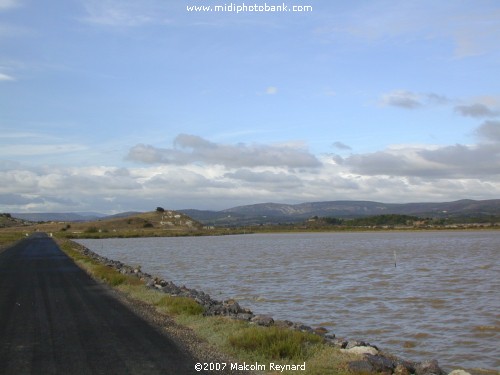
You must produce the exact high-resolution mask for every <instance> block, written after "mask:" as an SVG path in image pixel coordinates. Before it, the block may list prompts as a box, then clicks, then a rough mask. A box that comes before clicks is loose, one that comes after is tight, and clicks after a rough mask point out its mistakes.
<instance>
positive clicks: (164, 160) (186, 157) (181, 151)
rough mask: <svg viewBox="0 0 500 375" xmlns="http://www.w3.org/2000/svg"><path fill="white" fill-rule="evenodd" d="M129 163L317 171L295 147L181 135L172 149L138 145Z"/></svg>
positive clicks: (309, 156) (314, 161)
mask: <svg viewBox="0 0 500 375" xmlns="http://www.w3.org/2000/svg"><path fill="white" fill-rule="evenodd" d="M127 158H128V159H129V160H133V161H137V162H142V163H160V164H173V165H186V164H191V163H203V164H207V165H212V164H219V165H224V166H226V167H257V166H284V167H289V168H317V167H319V166H320V165H321V163H320V162H319V160H318V159H317V158H316V157H315V156H314V155H312V154H311V153H309V152H308V151H307V150H305V149H303V148H300V147H297V146H296V145H292V146H290V145H259V144H253V145H246V144H244V143H240V144H237V145H227V144H218V143H214V142H210V141H208V140H206V139H203V138H201V137H199V136H195V135H189V134H180V135H178V136H177V137H176V138H175V141H174V147H172V148H158V147H153V146H151V145H144V144H138V145H136V146H134V147H132V148H131V149H130V152H129V154H128V157H127Z"/></svg>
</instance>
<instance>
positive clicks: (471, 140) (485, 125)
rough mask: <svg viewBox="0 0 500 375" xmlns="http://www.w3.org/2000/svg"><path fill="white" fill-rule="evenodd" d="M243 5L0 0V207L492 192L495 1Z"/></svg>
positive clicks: (496, 149)
mask: <svg viewBox="0 0 500 375" xmlns="http://www.w3.org/2000/svg"><path fill="white" fill-rule="evenodd" d="M266 3H267V5H268V6H269V5H281V6H282V5H283V3H282V2H281V1H280V2H274V1H267V2H264V1H260V0H257V1H254V2H252V3H246V4H245V5H257V6H264V5H265V4H266ZM231 4H232V5H233V6H232V7H231ZM242 4H243V2H233V3H231V2H227V1H218V0H203V1H201V0H168V1H165V0H140V1H139V0H47V1H35V0H0V212H65V211H97V212H103V213H115V212H121V211H128V210H144V211H145V210H152V209H154V208H155V207H157V206H163V207H165V208H171V209H182V208H199V209H224V208H230V207H233V206H236V205H243V204H253V203H262V202H284V203H299V202H307V201H324V200H340V199H342V200H344V199H349V200H361V199H362V200H376V201H382V202H417V201H428V202H435V201H449V200H456V199H462V198H470V199H492V198H500V75H499V69H500V41H499V38H498V35H500V3H499V2H498V1H497V0H491V1H488V0H463V1H437V2H436V1H435V0H432V1H430V0H415V1H411V0H408V1H389V0H369V1H368V0H365V1H363V0H360V1H329V0H290V1H289V2H285V5H286V6H287V7H288V11H284V12H258V11H255V9H252V8H247V11H246V12H239V13H237V12H236V11H230V10H231V9H236V7H237V6H241V5H242ZM199 5H204V6H207V7H210V6H211V7H212V8H211V9H212V10H214V9H215V6H217V5H219V6H225V8H224V9H225V10H226V11H219V12H215V11H205V12H203V11H195V10H194V9H193V8H191V7H192V6H199ZM297 5H299V6H308V7H312V11H303V12H294V11H293V10H294V8H293V7H294V6H297ZM188 8H189V9H192V10H191V11H189V9H188ZM258 9H259V8H257V10H258ZM304 9H305V8H304ZM309 9H311V8H309ZM296 10H297V9H296Z"/></svg>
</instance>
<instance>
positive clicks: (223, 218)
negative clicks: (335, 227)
mask: <svg viewBox="0 0 500 375" xmlns="http://www.w3.org/2000/svg"><path fill="white" fill-rule="evenodd" d="M180 211H181V212H183V213H185V214H186V215H189V216H190V217H192V218H193V219H195V220H198V221H200V222H202V223H204V224H206V225H227V226H232V225H234V226H237V225H252V224H276V223H296V222H301V221H303V220H305V219H307V218H310V217H314V216H318V217H336V218H360V217H366V216H374V215H382V214H399V215H413V216H419V217H426V218H457V217H484V216H491V215H493V216H500V199H491V200H481V201H476V200H470V199H464V200H459V201H453V202H440V203H381V202H372V201H328V202H309V203H300V204H292V205H291V204H279V203H260V204H253V205H247V206H239V207H234V208H229V209H226V210H222V211H199V210H180Z"/></svg>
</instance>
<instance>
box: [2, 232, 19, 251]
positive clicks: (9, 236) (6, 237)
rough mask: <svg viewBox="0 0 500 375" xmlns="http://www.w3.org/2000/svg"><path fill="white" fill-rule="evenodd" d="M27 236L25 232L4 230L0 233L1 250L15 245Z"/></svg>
mask: <svg viewBox="0 0 500 375" xmlns="http://www.w3.org/2000/svg"><path fill="white" fill-rule="evenodd" d="M24 237H25V234H24V232H23V231H19V230H17V231H15V230H2V231H1V232H0V248H4V247H7V246H10V245H13V244H14V243H15V242H16V241H19V240H20V239H22V238H24Z"/></svg>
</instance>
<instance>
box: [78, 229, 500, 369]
mask: <svg viewBox="0 0 500 375" xmlns="http://www.w3.org/2000/svg"><path fill="white" fill-rule="evenodd" d="M79 242H80V243H82V244H84V245H85V246H87V247H89V248H90V249H92V250H93V251H95V252H97V253H99V254H101V255H104V256H106V257H109V258H112V259H116V260H120V261H122V262H124V263H127V264H130V265H141V266H142V269H143V271H145V272H148V273H151V274H153V275H158V276H161V277H162V278H165V279H166V280H172V281H173V282H175V283H176V284H178V285H183V284H184V285H186V286H187V287H189V288H195V289H198V290H203V291H205V292H207V293H209V294H210V295H211V296H212V297H213V298H216V299H221V300H222V299H226V298H237V299H238V300H239V302H240V304H241V305H242V306H244V307H249V308H251V309H252V310H253V311H254V313H259V314H270V315H272V316H273V317H274V318H275V319H289V320H292V321H296V322H303V323H305V324H308V325H312V326H324V327H326V328H328V329H329V330H331V331H333V332H334V333H335V334H336V335H337V337H346V338H348V339H361V340H365V341H368V342H370V343H373V344H376V345H377V346H379V347H380V348H382V349H383V350H386V351H389V352H391V353H394V354H396V355H400V356H402V357H404V358H408V359H411V360H425V359H431V358H437V359H438V360H439V362H440V365H442V366H444V367H445V368H448V369H449V368H451V367H453V368H457V367H463V368H466V369H473V368H487V369H496V370H499V369H500V345H499V343H500V340H499V338H500V295H499V293H500V292H499V291H500V278H499V275H500V272H499V271H500V232H495V231H464V232H459V231H446V232H376V233H301V234H252V235H239V236H221V237H179V238H139V239H107V240H81V241H79ZM394 253H396V261H397V267H395V265H394V263H395V259H394Z"/></svg>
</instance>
